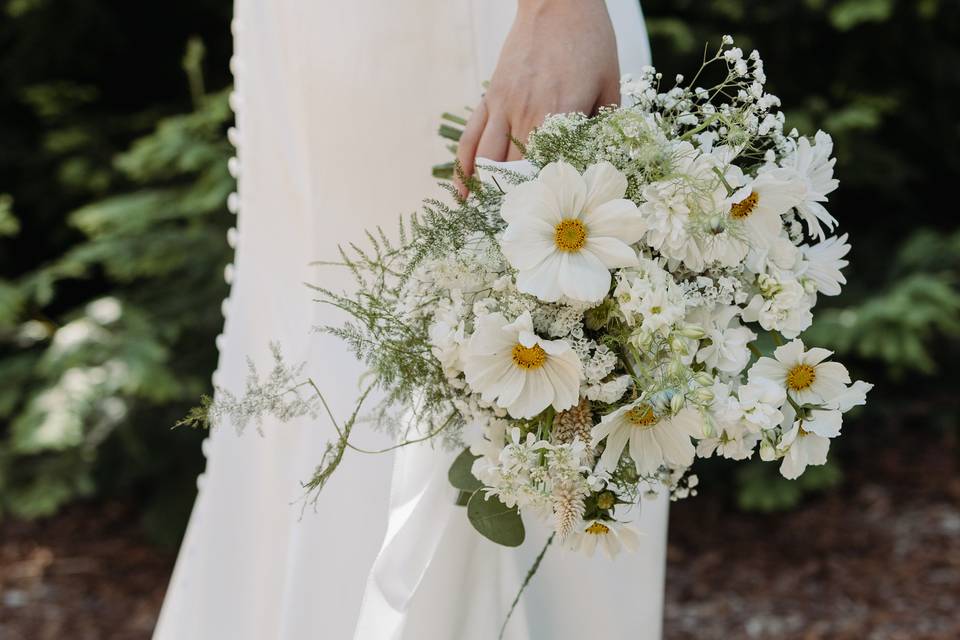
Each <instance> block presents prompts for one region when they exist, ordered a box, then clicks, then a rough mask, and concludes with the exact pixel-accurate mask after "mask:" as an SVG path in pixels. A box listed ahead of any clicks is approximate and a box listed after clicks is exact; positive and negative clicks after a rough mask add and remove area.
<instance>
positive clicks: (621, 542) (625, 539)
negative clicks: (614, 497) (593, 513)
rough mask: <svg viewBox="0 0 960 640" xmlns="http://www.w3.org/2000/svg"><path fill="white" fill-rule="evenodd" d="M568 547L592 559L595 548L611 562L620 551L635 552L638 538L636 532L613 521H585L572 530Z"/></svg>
mask: <svg viewBox="0 0 960 640" xmlns="http://www.w3.org/2000/svg"><path fill="white" fill-rule="evenodd" d="M567 545H568V547H569V548H570V549H571V550H573V551H580V552H582V553H585V554H587V556H588V557H591V558H592V557H593V554H594V552H595V551H596V550H597V547H600V548H601V549H602V550H603V553H604V555H606V556H607V557H608V558H610V559H611V560H613V559H614V558H615V557H616V556H617V554H618V553H620V550H621V549H626V550H627V551H636V550H637V548H638V547H639V546H640V536H639V535H638V534H637V532H636V531H634V530H633V529H631V528H630V527H628V526H627V525H624V524H623V523H620V522H616V521H615V520H586V521H584V522H583V523H582V524H581V526H580V527H579V528H577V529H576V530H574V531H573V532H572V533H571V534H570V537H569V539H568V542H567Z"/></svg>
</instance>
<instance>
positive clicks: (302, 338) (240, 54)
mask: <svg viewBox="0 0 960 640" xmlns="http://www.w3.org/2000/svg"><path fill="white" fill-rule="evenodd" d="M608 8H609V10H610V13H611V17H612V19H613V21H614V25H615V28H616V32H617V39H618V49H619V55H620V62H621V67H622V69H623V71H624V72H637V71H639V70H640V68H641V67H642V66H643V65H645V64H648V60H649V49H648V45H647V39H646V33H645V30H644V25H643V18H642V15H641V13H640V9H639V6H638V5H637V4H636V2H635V0H608ZM515 10H516V2H515V1H514V0H404V1H403V2H396V1H387V0H349V2H347V1H341V2H332V1H329V0H326V1H325V0H237V1H236V4H235V19H234V22H233V31H234V36H235V56H234V58H233V60H232V61H231V66H232V69H233V71H234V75H235V81H236V87H235V93H234V95H233V97H232V101H231V102H232V105H233V107H234V110H235V112H236V117H237V124H236V130H234V131H232V132H231V140H232V141H233V142H234V144H235V145H236V147H237V158H236V159H235V160H233V161H232V162H231V169H232V170H233V171H234V172H235V173H236V174H237V177H238V193H237V195H236V196H234V197H232V198H231V201H230V208H231V209H232V210H234V211H235V212H236V213H237V221H236V229H235V230H232V231H231V234H230V236H229V238H230V240H231V243H232V244H235V248H236V255H235V261H234V264H233V265H231V266H230V267H229V268H228V274H227V275H228V277H229V278H230V279H231V280H232V287H231V293H230V297H229V298H228V299H227V300H225V301H224V304H223V311H224V315H225V325H224V331H223V334H222V335H221V336H220V337H219V338H218V341H217V342H218V346H219V348H220V361H219V366H218V369H217V371H216V373H215V374H214V382H215V383H216V384H217V385H218V386H220V387H222V388H226V389H229V390H231V391H233V392H234V393H238V392H242V390H243V388H244V385H245V381H246V377H247V375H248V367H247V362H248V359H249V360H250V361H252V362H253V363H254V364H255V365H256V366H257V367H258V368H259V369H260V371H261V373H266V372H268V371H269V368H270V366H271V364H272V361H271V356H270V351H269V344H270V343H271V342H275V343H277V344H278V345H279V346H280V349H281V351H282V352H283V353H284V355H285V357H286V359H287V360H288V362H290V363H293V364H296V363H298V362H301V361H304V362H307V363H308V366H307V368H306V370H305V372H304V375H308V376H310V377H311V378H312V379H313V380H314V381H315V382H316V384H317V385H318V387H319V388H320V389H321V390H322V391H323V392H324V393H325V395H326V397H327V399H328V401H329V402H330V404H331V408H332V410H333V413H334V415H335V416H339V417H341V418H343V417H346V416H348V415H349V414H350V412H351V411H352V409H353V405H354V402H355V400H356V398H357V396H358V394H359V378H360V376H361V374H362V373H363V371H362V368H361V366H360V365H359V364H358V363H356V362H355V361H354V358H353V357H352V356H351V355H350V354H349V353H348V351H347V350H346V348H345V347H344V345H343V344H341V343H340V342H339V341H338V340H337V339H335V338H333V337H330V336H325V335H322V334H318V333H317V332H315V331H313V330H312V329H313V328H314V327H317V326H322V325H327V324H330V323H336V322H337V321H338V320H340V319H341V318H340V317H339V316H338V315H337V313H336V312H335V311H334V310H332V309H331V308H330V307H327V306H324V305H320V304H317V303H316V302H315V301H314V296H313V295H311V292H310V290H309V289H308V288H307V287H305V286H304V284H303V283H306V282H310V283H317V284H320V285H322V286H325V287H327V288H331V289H344V288H349V286H350V278H349V275H348V274H347V273H345V272H343V271H341V270H337V269H335V268H331V267H317V266H316V265H313V266H311V263H312V262H315V261H318V260H330V259H336V258H337V245H338V244H340V243H345V242H350V241H361V242H362V240H363V232H364V230H365V229H367V228H371V227H375V226H377V225H381V226H383V227H385V228H386V229H391V228H393V227H394V225H395V223H396V220H397V218H398V216H399V215H400V214H404V213H410V212H413V211H415V210H416V209H417V208H418V205H419V203H420V201H421V199H423V198H424V197H425V196H429V195H438V193H439V191H438V188H437V186H436V183H435V180H434V178H432V177H431V175H430V171H429V168H430V167H431V166H432V165H433V164H436V163H438V162H442V161H444V160H447V159H449V153H448V152H447V151H446V150H445V144H444V142H443V141H442V140H441V139H439V137H438V136H437V135H436V129H437V125H438V121H439V114H440V113H441V112H443V111H458V110H460V109H462V108H463V107H465V106H468V105H473V104H475V103H476V102H477V100H478V98H479V95H480V92H481V84H482V82H483V81H484V80H486V79H488V78H489V76H490V74H491V72H492V70H493V67H494V64H495V62H496V57H497V54H498V52H499V49H500V46H501V44H502V42H503V40H504V38H505V37H506V34H507V31H508V29H509V27H510V24H511V22H512V19H513V15H514V13H515ZM333 435H334V427H333V426H332V425H331V424H330V423H329V422H328V421H327V420H325V419H317V420H312V419H301V420H296V421H293V422H289V423H283V424H281V423H278V422H274V421H270V420H267V421H265V422H264V424H263V425H262V427H261V430H260V432H258V431H257V430H256V429H252V428H251V429H248V430H247V431H246V432H244V433H242V434H238V433H237V431H236V429H234V428H233V426H232V425H229V424H225V425H221V426H220V427H219V428H217V429H215V430H214V431H213V432H212V433H211V434H210V437H209V438H208V439H207V440H206V441H205V442H204V452H205V454H206V456H207V467H206V471H205V473H204V474H203V475H201V477H200V478H198V489H199V493H198V497H197V500H196V503H195V505H194V509H193V513H192V516H191V519H190V524H189V527H188V529H187V533H186V535H185V538H184V541H183V543H182V545H181V549H180V553H179V557H178V560H177V564H176V568H175V570H174V573H173V576H172V578H171V581H170V585H169V588H168V591H167V596H166V599H165V601H164V605H163V609H162V611H161V615H160V619H159V621H158V624H157V627H156V630H155V633H154V638H155V640H220V639H223V640H275V639H277V640H301V639H303V640H306V639H308V638H309V639H316V638H322V639H327V638H329V639H333V640H340V639H349V638H351V637H352V638H356V639H358V640H390V639H394V638H396V639H400V638H404V639H406V638H410V639H417V640H419V639H431V640H432V639H447V638H456V639H458V640H472V639H474V638H476V639H480V638H483V639H490V638H496V637H497V634H498V632H499V627H500V624H501V623H502V620H503V616H504V615H505V613H506V610H507V608H508V607H509V604H510V602H511V601H512V600H513V598H514V596H515V594H516V590H517V589H518V588H519V586H520V583H521V582H522V580H523V577H524V575H525V574H526V572H527V570H528V568H529V566H530V564H531V563H532V561H533V558H534V557H535V556H536V554H537V553H539V551H540V548H541V547H542V544H543V542H544V541H545V540H546V538H547V536H548V535H549V531H548V530H547V529H546V528H544V527H543V526H541V525H538V524H536V523H532V522H528V535H527V541H526V542H525V543H524V545H523V546H522V547H520V548H518V549H505V548H501V547H498V546H497V545H494V544H493V543H490V542H488V541H487V540H485V539H483V538H481V537H480V536H479V535H478V534H476V533H475V532H474V531H473V530H472V528H471V527H470V524H469V523H468V521H467V518H466V515H465V513H464V511H463V508H462V507H457V506H455V505H454V497H455V496H454V491H453V489H452V488H451V487H450V486H449V485H448V483H447V480H446V470H447V467H448V466H449V464H450V461H451V460H452V456H453V455H454V454H453V453H449V452H445V451H443V450H441V449H439V448H437V449H434V448H431V447H429V446H411V447H404V448H402V449H400V450H398V452H397V453H396V455H393V456H391V455H381V456H364V455H362V454H356V453H352V452H350V453H348V454H347V455H346V457H345V459H344V462H343V464H342V466H341V467H340V469H339V470H338V471H337V473H336V474H335V475H334V476H333V478H332V479H331V480H330V482H329V483H328V484H327V486H326V488H325V489H324V491H323V493H322V495H321V496H320V499H319V501H318V502H317V503H316V505H306V508H304V506H305V505H304V502H303V500H302V496H303V489H302V485H301V483H302V481H304V480H305V479H307V478H308V477H309V476H310V475H311V473H312V471H313V470H314V468H315V466H316V465H317V463H318V462H319V459H320V456H321V455H322V452H323V448H324V445H325V443H326V442H327V441H328V440H330V439H331V437H333ZM355 439H356V441H357V444H358V445H360V446H364V447H368V448H377V447H382V446H387V445H389V444H390V440H389V439H388V437H387V436H386V435H385V434H380V433H377V432H374V431H371V430H369V429H364V428H362V427H358V429H357V430H356V431H355ZM391 461H392V462H393V464H392V465H391ZM666 516H667V506H666V501H665V500H662V499H661V500H658V501H654V502H650V503H645V504H644V508H643V510H642V514H641V515H640V516H639V518H637V521H636V522H635V523H634V526H636V527H637V529H638V530H639V531H641V533H642V534H643V541H644V543H643V545H642V548H641V550H640V551H639V552H638V553H636V554H632V555H621V556H620V557H619V559H618V560H617V561H616V562H609V561H608V560H606V559H604V558H600V557H597V558H593V559H587V558H584V557H581V556H578V555H576V554H573V553H571V552H567V551H565V550H563V549H559V548H557V549H551V550H550V551H549V552H548V553H547V555H546V557H545V560H544V562H543V565H542V566H541V568H540V572H539V574H538V575H537V576H536V577H535V578H534V580H533V582H532V584H531V586H530V588H529V589H528V591H527V592H526V594H525V595H524V598H523V600H522V601H521V605H520V606H519V607H518V609H517V611H516V613H515V614H514V617H513V619H512V620H511V622H510V625H509V626H508V628H507V634H506V636H505V637H507V638H514V639H519V638H527V639H530V638H533V639H539V638H550V639H558V640H564V639H566V638H571V639H573V638H584V637H604V638H608V639H619V638H630V639H631V640H655V639H657V638H659V637H660V621H661V616H662V600H663V577H664V561H665V544H666V543H665V539H666Z"/></svg>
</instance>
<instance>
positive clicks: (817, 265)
mask: <svg viewBox="0 0 960 640" xmlns="http://www.w3.org/2000/svg"><path fill="white" fill-rule="evenodd" d="M847 237H848V235H847V234H843V235H842V236H840V237H833V238H828V239H826V240H823V241H821V242H819V243H817V244H815V245H803V246H802V247H800V250H801V251H802V252H803V265H802V267H801V274H800V275H801V277H804V278H807V279H808V280H810V281H811V282H813V284H814V286H815V287H816V288H817V292H818V293H822V294H823V295H825V296H837V295H840V285H842V284H846V283H847V279H846V278H845V277H843V274H842V273H841V272H840V270H841V269H843V268H844V267H846V266H847V265H848V264H850V263H849V262H847V261H846V260H844V259H843V258H844V256H846V255H847V254H848V253H849V252H850V245H849V244H847Z"/></svg>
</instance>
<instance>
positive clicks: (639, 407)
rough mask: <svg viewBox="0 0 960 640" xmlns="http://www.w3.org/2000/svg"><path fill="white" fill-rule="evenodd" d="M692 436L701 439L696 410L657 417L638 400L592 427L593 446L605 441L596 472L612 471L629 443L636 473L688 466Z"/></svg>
mask: <svg viewBox="0 0 960 640" xmlns="http://www.w3.org/2000/svg"><path fill="white" fill-rule="evenodd" d="M691 437H697V438H700V437H703V420H702V419H701V417H700V414H699V413H698V412H697V411H696V410H694V409H691V408H689V407H686V408H683V409H681V410H680V411H679V412H678V413H677V414H676V415H673V416H671V415H663V416H658V415H657V414H656V413H654V408H653V407H652V406H651V405H650V404H648V403H647V402H644V401H643V400H642V399H641V400H638V401H636V402H634V403H631V404H628V405H625V406H623V407H620V408H619V409H617V410H616V411H614V412H613V413H610V414H607V415H605V416H604V417H603V418H602V419H601V420H600V424H598V425H596V426H595V427H594V428H593V441H592V444H593V446H594V447H596V446H597V444H599V443H600V441H601V440H603V439H606V440H607V445H606V448H605V449H604V450H603V454H602V455H601V456H600V461H599V462H598V463H597V469H601V470H604V471H609V472H612V471H614V470H615V469H616V468H617V465H618V464H619V462H620V456H621V455H622V454H623V450H624V449H625V448H626V447H627V445H628V444H629V448H630V457H631V458H633V462H634V464H635V465H636V467H637V473H639V474H643V475H649V474H652V473H654V472H656V471H657V469H659V468H660V466H661V465H664V464H667V465H675V466H681V467H689V466H690V465H691V464H693V457H694V454H695V453H696V448H695V447H694V446H693V443H692V442H691V441H690V438H691Z"/></svg>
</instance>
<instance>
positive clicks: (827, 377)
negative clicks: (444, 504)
mask: <svg viewBox="0 0 960 640" xmlns="http://www.w3.org/2000/svg"><path fill="white" fill-rule="evenodd" d="M717 71H719V74H717V73H716V72H717ZM711 73H713V74H714V75H718V82H717V83H716V84H715V85H714V86H712V87H709V88H704V87H701V86H698V85H697V81H698V79H700V78H701V77H705V76H708V75H710V74H711ZM661 84H662V76H661V74H659V73H657V72H656V71H655V70H654V69H652V68H648V69H646V70H644V72H643V73H642V75H641V76H640V77H639V78H636V79H627V80H626V81H625V83H624V94H625V96H626V98H627V104H626V106H622V107H617V108H612V107H611V108H605V109H601V110H600V112H599V113H598V114H597V115H595V116H593V117H587V116H585V115H583V114H562V115H555V116H551V117H549V118H547V120H546V121H545V122H544V124H543V125H542V126H541V127H539V128H538V129H537V130H536V131H534V132H533V133H532V134H531V136H530V138H529V140H528V141H527V142H526V143H525V144H522V143H520V142H519V141H515V143H516V144H519V145H521V146H522V148H523V154H524V157H525V158H526V160H525V161H523V162H521V163H508V164H504V165H496V164H488V165H487V166H486V167H485V169H484V171H483V173H484V175H483V176H482V179H470V180H469V181H468V184H469V187H470V195H469V196H468V197H466V198H459V197H456V192H455V190H454V189H453V188H452V187H449V185H448V189H449V191H450V192H451V194H453V195H454V196H455V198H454V200H455V202H454V203H453V204H450V203H449V202H443V201H439V200H431V201H428V202H427V203H426V206H425V209H424V211H423V212H422V213H421V214H420V215H418V216H415V217H413V218H412V219H411V220H409V221H407V222H404V223H401V228H400V232H399V239H396V238H394V239H391V238H390V237H388V235H387V234H386V233H384V232H382V231H380V230H376V231H374V232H372V233H370V234H369V244H370V246H369V248H364V249H361V248H359V247H357V246H355V245H351V249H349V250H344V251H343V261H342V264H345V265H346V266H347V267H348V268H349V269H351V270H352V272H353V274H354V275H355V276H356V281H357V288H356V290H355V291H353V292H349V293H340V292H334V291H329V290H325V289H322V288H320V289H318V291H319V294H320V296H321V298H322V299H323V300H324V301H325V302H328V303H331V304H334V305H336V306H337V307H339V308H341V309H343V310H345V311H346V312H347V313H348V314H350V316H351V318H352V319H351V321H350V322H348V323H347V324H345V325H343V326H337V327H330V328H327V330H328V331H330V332H332V333H334V334H336V335H338V336H341V337H342V338H344V339H345V340H347V341H348V342H349V344H350V345H351V346H352V348H353V349H354V350H355V352H356V354H357V356H358V357H359V358H360V359H361V360H362V361H363V362H364V363H365V364H366V365H367V367H368V368H369V371H370V375H369V377H368V379H367V380H368V383H369V387H368V389H367V392H366V393H364V394H363V397H362V399H361V404H363V402H365V401H366V400H367V398H372V397H375V396H379V400H378V402H379V405H378V406H377V408H376V410H375V411H373V412H372V420H374V421H375V422H377V423H378V424H380V425H381V426H387V427H390V428H393V429H394V430H395V431H397V432H398V437H399V438H400V442H399V443H398V445H397V446H404V445H407V444H411V443H413V442H420V441H424V440H436V441H438V442H441V443H443V444H444V445H446V446H447V447H461V448H463V452H462V453H461V454H460V455H459V456H458V457H457V458H456V461H455V462H454V464H453V466H452V468H451V470H450V479H451V482H452V483H453V484H454V485H455V486H456V487H457V488H458V489H460V490H461V492H462V494H461V499H462V502H463V503H465V504H466V506H467V510H466V511H467V516H468V517H469V518H470V519H471V521H472V522H474V524H475V526H476V527H477V529H478V531H479V532H480V533H481V534H483V535H485V536H487V537H488V538H490V539H491V540H494V541H495V542H498V543H501V544H504V545H518V544H520V543H521V542H522V541H523V538H524V528H523V522H522V519H521V515H522V516H523V517H537V518H545V519H547V520H549V521H550V522H551V523H552V526H553V528H554V529H555V535H556V538H557V540H558V541H559V542H562V543H563V544H564V545H566V546H568V547H571V548H575V549H580V550H583V551H584V552H586V553H588V554H592V553H593V552H594V550H595V549H596V548H597V547H600V548H601V549H602V550H603V551H604V552H606V553H607V554H608V555H611V556H612V555H614V554H616V553H617V552H618V551H619V550H620V549H621V548H623V547H631V546H634V545H635V544H636V543H637V540H636V534H635V533H634V532H633V531H632V530H631V529H630V527H629V526H628V522H629V520H630V518H631V508H632V507H634V506H635V505H637V504H638V502H640V501H641V500H642V498H643V497H644V496H647V495H649V494H651V493H655V492H659V491H666V492H669V495H670V496H671V498H674V499H676V498H682V497H685V496H688V495H691V494H693V493H695V489H694V487H696V484H697V479H696V476H694V475H692V474H691V473H690V470H691V466H692V465H693V464H694V461H695V459H696V458H698V457H700V458H706V457H710V456H713V455H718V456H723V457H725V458H730V459H734V460H743V459H747V458H751V457H752V456H753V455H755V454H756V453H757V452H759V456H760V458H761V459H763V460H765V461H779V464H780V472H781V473H782V474H783V476H785V477H786V478H797V477H798V476H799V475H800V474H802V473H803V472H804V470H805V469H806V467H807V466H809V465H821V464H824V462H825V461H826V458H827V450H828V449H829V447H830V441H831V439H833V438H835V437H837V436H838V435H839V434H840V430H841V423H842V415H843V413H844V412H846V411H847V410H849V409H850V408H851V407H853V406H855V405H859V404H863V403H864V402H865V396H866V392H867V391H868V390H869V389H870V387H871V385H869V384H867V383H864V382H860V381H858V382H851V379H850V376H849V374H848V372H847V370H846V368H844V366H843V365H842V364H840V363H838V362H834V361H831V360H829V358H830V356H831V352H829V351H827V350H825V349H821V348H816V347H812V348H808V347H807V346H805V345H804V343H803V342H802V341H801V339H800V338H799V337H798V336H799V335H800V334H801V332H803V331H804V330H805V329H806V328H807V327H809V326H810V324H811V323H812V322H813V313H812V310H813V308H814V306H815V305H816V302H817V299H818V297H819V296H821V295H824V296H834V295H837V294H839V293H840V287H841V285H842V284H844V283H845V279H844V277H843V275H842V274H841V269H842V268H843V267H844V266H846V264H847V261H846V260H844V256H845V255H846V254H847V252H848V251H849V250H850V245H849V244H847V235H842V236H839V237H838V236H830V237H828V234H829V233H831V232H833V230H834V227H835V226H836V224H837V223H836V220H835V219H834V218H833V217H832V216H831V215H830V214H829V213H828V212H827V210H826V209H825V208H824V205H823V203H824V202H826V200H827V195H828V194H829V193H830V192H832V191H833V190H834V189H836V187H837V181H836V180H835V179H834V178H833V165H834V159H833V158H832V157H831V154H832V152H833V145H832V140H831V138H830V136H829V135H827V134H825V133H823V132H819V133H817V134H816V136H815V137H814V138H813V139H812V140H810V139H808V138H805V137H801V136H799V135H798V133H797V132H796V131H792V132H789V133H785V132H784V130H783V122H784V118H783V115H782V113H780V112H779V111H777V107H778V106H779V100H778V99H777V98H776V97H775V96H773V95H770V94H768V93H766V92H765V90H764V84H765V76H764V71H763V64H762V61H761V59H760V57H759V55H758V54H757V53H756V52H753V53H752V54H750V55H749V56H744V54H743V52H742V51H741V50H740V49H738V48H734V47H732V40H730V39H728V38H725V39H724V43H723V45H722V46H721V47H720V48H719V50H718V51H717V52H716V54H715V55H714V56H713V57H712V58H710V59H708V60H706V62H705V63H704V65H703V67H702V68H701V70H700V72H698V73H697V76H696V77H695V78H694V79H693V81H692V82H684V79H683V77H681V76H678V77H677V78H676V83H675V84H674V85H673V86H672V87H670V88H668V89H666V90H663V89H662V87H661ZM298 375H299V374H298V373H297V371H296V370H290V369H287V368H285V367H284V366H282V365H281V366H278V367H277V369H276V370H275V371H274V373H273V374H271V379H270V380H268V381H267V382H265V383H262V384H261V383H251V387H250V389H248V393H247V395H246V396H244V397H243V398H236V397H234V396H231V395H230V394H229V393H226V392H221V394H222V395H221V398H220V399H218V401H217V402H215V403H213V404H212V405H210V406H209V407H208V409H209V413H208V415H209V417H210V418H212V419H213V420H214V421H216V420H217V419H219V418H221V417H223V416H225V415H228V416H230V417H231V418H232V419H234V421H237V420H240V421H241V422H242V421H243V420H244V419H249V417H250V416H251V415H256V414H260V413H263V412H265V411H268V412H271V413H274V414H277V415H280V416H292V415H300V414H303V413H307V412H315V411H316V410H317V408H318V407H319V406H321V404H322V396H320V390H319V389H316V388H315V387H314V389H313V390H314V391H315V392H316V394H315V395H311V397H309V398H304V397H302V396H301V395H298V394H296V393H293V394H284V393H275V392H277V391H281V390H283V389H284V386H285V385H287V384H289V388H293V387H295V386H297V384H296V377H297V376H298ZM308 384H312V383H308ZM371 392H373V395H370V394H371ZM368 413H369V412H368ZM359 415H361V407H360V406H358V408H357V412H355V413H354V415H353V416H352V417H351V418H350V420H349V421H347V422H346V423H344V424H342V425H339V424H338V430H339V438H338V439H337V440H336V441H334V442H331V443H330V445H329V446H328V449H327V451H326V453H325V455H324V458H323V461H322V464H321V466H320V467H319V468H318V471H317V474H316V476H315V477H314V478H313V479H312V480H311V482H310V483H309V485H308V486H309V488H310V489H312V490H319V489H320V488H322V486H323V485H324V483H325V482H326V479H327V478H328V477H329V475H330V474H331V473H332V472H333V471H334V469H335V468H336V465H337V464H338V463H339V461H340V459H341V457H342V456H343V455H344V453H345V452H346V451H347V450H348V449H350V448H351V447H352V445H351V443H350V440H349V438H350V433H351V430H352V429H353V427H354V425H355V424H356V423H357V422H358V416H359ZM438 455H439V453H438Z"/></svg>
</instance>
